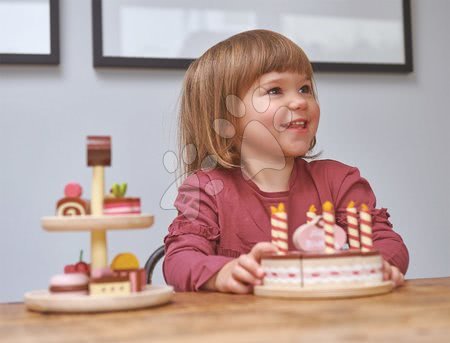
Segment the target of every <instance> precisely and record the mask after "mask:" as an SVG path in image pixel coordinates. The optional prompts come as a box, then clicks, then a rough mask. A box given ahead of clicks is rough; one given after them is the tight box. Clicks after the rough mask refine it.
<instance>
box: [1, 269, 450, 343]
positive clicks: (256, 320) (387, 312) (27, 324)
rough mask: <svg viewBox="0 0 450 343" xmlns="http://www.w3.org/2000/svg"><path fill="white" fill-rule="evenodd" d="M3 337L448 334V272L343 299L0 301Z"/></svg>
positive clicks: (393, 338)
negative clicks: (64, 309)
mask: <svg viewBox="0 0 450 343" xmlns="http://www.w3.org/2000/svg"><path fill="white" fill-rule="evenodd" d="M0 340H1V341H2V342H8V343H13V342H46V343H51V342H77V343H78V342H150V341H151V342H183V343H186V342H198V341H208V342H214V343H216V342H222V341H229V342H269V341H270V342H275V343H281V342H300V341H302V342H314V341H316V340H317V341H324V342H334V341H339V342H341V341H342V342H344V341H345V342H361V341H366V340H370V341H377V342H399V341H408V342H414V341H421V342H423V341H428V342H449V341H450V277H448V278H437V279H417V280H410V281H407V282H406V285H405V286H403V287H401V288H399V289H397V290H395V291H394V292H393V293H391V294H387V295H381V296H374V297H369V298H358V299H341V300H315V301H312V300H286V299H269V298H261V297H256V296H253V295H231V294H219V293H207V292H202V293H177V294H175V297H174V301H173V302H172V303H171V304H169V305H165V306H161V307H158V308H153V309H146V310H140V311H132V312H118V313H107V314H93V315H80V314H78V315H55V314H46V315H44V314H39V313H33V312H28V311H27V310H26V309H25V307H24V305H23V304H1V305H0Z"/></svg>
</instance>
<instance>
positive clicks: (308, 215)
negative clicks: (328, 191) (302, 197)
mask: <svg viewBox="0 0 450 343" xmlns="http://www.w3.org/2000/svg"><path fill="white" fill-rule="evenodd" d="M316 212H317V209H316V206H314V204H312V205H311V206H309V209H308V212H306V222H307V223H309V222H311V221H312V220H313V219H314V218H315V217H316V215H317V214H316Z"/></svg>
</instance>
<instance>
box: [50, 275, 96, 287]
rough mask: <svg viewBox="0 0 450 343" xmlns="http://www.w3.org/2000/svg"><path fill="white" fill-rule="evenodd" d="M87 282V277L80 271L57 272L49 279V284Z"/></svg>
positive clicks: (67, 284) (73, 284)
mask: <svg viewBox="0 0 450 343" xmlns="http://www.w3.org/2000/svg"><path fill="white" fill-rule="evenodd" d="M88 283H89V277H88V276H87V275H86V274H82V273H70V274H57V275H54V276H52V278H51V279H50V286H78V285H86V284H88Z"/></svg>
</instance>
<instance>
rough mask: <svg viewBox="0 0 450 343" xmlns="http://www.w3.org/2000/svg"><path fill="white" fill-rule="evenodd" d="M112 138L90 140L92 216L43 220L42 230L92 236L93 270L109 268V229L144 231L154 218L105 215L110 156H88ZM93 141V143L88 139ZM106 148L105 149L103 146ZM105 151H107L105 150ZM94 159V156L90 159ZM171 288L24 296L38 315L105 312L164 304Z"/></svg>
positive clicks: (44, 293) (149, 286) (46, 291)
mask: <svg viewBox="0 0 450 343" xmlns="http://www.w3.org/2000/svg"><path fill="white" fill-rule="evenodd" d="M96 138H97V139H99V138H100V139H109V140H110V138H109V137H98V136H97V137H95V136H94V137H88V165H89V166H92V167H93V175H92V194H91V214H90V215H83V216H52V217H43V218H42V219H41V225H42V227H43V228H44V229H45V230H46V231H49V232H78V231H89V232H90V233H91V270H93V269H96V268H104V267H107V266H108V255H107V239H106V232H107V230H129V229H145V228H149V227H150V226H152V224H153V221H154V217H153V216H152V215H149V214H131V215H103V200H104V194H105V193H104V192H105V184H104V167H105V166H107V165H110V157H109V158H106V159H105V158H104V156H103V155H102V156H100V157H101V158H100V159H99V158H98V155H97V158H90V157H89V154H92V153H94V154H100V152H99V151H96V149H97V148H99V147H98V145H96V144H97V143H96V142H95V139H96ZM90 139H91V140H94V142H92V141H91V142H90V141H89V140H90ZM103 148H104V147H103ZM110 148H111V147H110V146H109V150H110ZM103 152H104V151H103ZM91 157H92V156H91ZM173 293H174V292H173V287H172V286H156V285H147V286H146V288H145V290H143V291H141V292H137V293H131V294H129V295H117V296H101V297H98V296H89V295H80V296H73V295H72V296H69V295H60V294H58V295H55V294H51V293H50V292H49V291H48V290H38V291H32V292H28V293H26V294H25V296H24V298H25V305H26V306H27V308H28V309H30V310H34V311H39V312H66V313H70V312H105V311H119V310H131V309H139V308H146V307H151V306H156V305H161V304H165V303H167V302H169V301H170V299H171V298H172V296H173Z"/></svg>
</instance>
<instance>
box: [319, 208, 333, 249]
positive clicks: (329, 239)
mask: <svg viewBox="0 0 450 343" xmlns="http://www.w3.org/2000/svg"><path fill="white" fill-rule="evenodd" d="M322 210H323V211H322V212H323V213H322V216H323V229H324V231H325V253H326V254H332V253H334V225H335V222H336V221H335V218H334V208H333V204H332V203H331V202H330V201H325V202H324V203H323V205H322Z"/></svg>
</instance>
